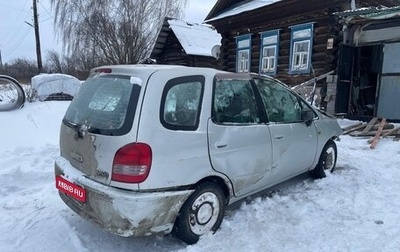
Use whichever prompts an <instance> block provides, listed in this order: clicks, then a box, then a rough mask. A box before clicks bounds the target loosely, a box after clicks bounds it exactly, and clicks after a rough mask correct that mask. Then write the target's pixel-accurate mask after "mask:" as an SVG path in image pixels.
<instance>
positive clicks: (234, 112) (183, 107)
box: [55, 65, 342, 244]
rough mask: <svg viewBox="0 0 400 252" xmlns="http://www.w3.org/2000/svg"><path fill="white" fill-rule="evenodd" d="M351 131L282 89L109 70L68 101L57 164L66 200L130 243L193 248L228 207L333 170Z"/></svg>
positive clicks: (194, 73)
mask: <svg viewBox="0 0 400 252" xmlns="http://www.w3.org/2000/svg"><path fill="white" fill-rule="evenodd" d="M341 132H342V130H341V128H340V127H339V125H338V123H337V121H336V120H335V118H333V117H332V116H329V115H327V114H325V113H322V112H320V111H318V110H317V109H315V108H313V107H312V106H310V105H309V104H308V103H307V102H306V101H304V100H303V99H302V98H301V97H299V96H298V95H297V94H295V93H293V92H292V91H291V90H290V89H289V88H287V87H286V86H285V85H284V84H282V83H281V82H279V81H277V80H275V79H273V78H271V77H267V76H260V75H258V74H235V73H229V72H223V71H219V70H215V69H208V68H193V67H184V66H160V65H119V66H103V67H98V68H95V69H93V70H92V71H91V74H90V77H89V78H88V79H87V80H86V82H84V83H83V84H82V87H81V88H80V90H79V92H78V94H77V95H76V96H75V98H74V99H73V101H72V102H71V104H70V106H69V108H68V110H67V111H66V114H65V117H64V118H63V121H62V125H61V130H60V152H61V153H60V157H58V158H57V159H56V161H55V175H56V178H55V179H56V187H57V189H58V190H59V194H60V197H61V198H62V199H63V201H64V202H65V203H66V204H67V205H68V206H69V207H70V208H71V209H72V210H74V211H75V212H76V213H78V214H79V215H80V216H82V217H83V218H85V219H87V220H89V221H91V222H93V223H95V224H98V225H99V226H100V227H102V228H104V229H106V230H108V231H110V232H112V233H114V234H118V235H121V236H145V235H153V234H167V233H170V232H172V233H173V234H174V235H175V236H176V237H178V238H179V239H181V240H183V241H185V242H186V243H189V244H193V243H196V242H197V241H198V239H199V237H200V236H201V235H203V234H205V233H207V232H215V231H216V230H217V229H218V227H219V226H220V224H221V222H222V219H223V216H224V210H225V207H226V206H227V205H230V204H232V203H234V202H236V201H238V200H240V199H243V198H245V197H247V196H249V195H252V194H254V193H257V192H260V191H261V190H265V189H267V188H268V187H271V186H273V185H275V184H277V183H280V182H282V181H284V180H287V179H289V178H292V177H294V176H296V175H298V174H301V173H304V172H310V174H311V175H312V176H313V177H316V178H322V177H324V176H325V172H332V171H333V169H334V168H335V164H336V157H337V149H336V144H335V142H334V140H335V139H336V138H338V136H339V135H340V134H341Z"/></svg>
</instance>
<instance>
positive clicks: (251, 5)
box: [205, 0, 281, 22]
mask: <svg viewBox="0 0 400 252" xmlns="http://www.w3.org/2000/svg"><path fill="white" fill-rule="evenodd" d="M279 1H281V0H253V1H245V2H242V3H239V4H238V5H234V6H233V7H232V8H230V9H228V10H226V11H224V12H222V13H220V14H218V15H217V16H215V17H213V18H210V19H208V20H205V22H209V21H214V20H218V19H222V18H226V17H230V16H234V15H237V14H240V13H243V12H246V11H251V10H255V9H258V8H261V7H264V6H267V5H271V4H273V3H276V2H279Z"/></svg>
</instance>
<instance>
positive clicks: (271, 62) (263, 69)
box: [259, 30, 280, 76]
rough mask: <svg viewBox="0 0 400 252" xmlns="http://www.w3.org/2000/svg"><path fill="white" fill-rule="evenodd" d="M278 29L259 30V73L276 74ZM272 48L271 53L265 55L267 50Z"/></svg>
mask: <svg viewBox="0 0 400 252" xmlns="http://www.w3.org/2000/svg"><path fill="white" fill-rule="evenodd" d="M279 34H280V30H270V31H264V32H260V40H261V44H260V63H259V72H260V74H267V75H272V76H273V75H276V71H277V68H278V54H279V53H278V52H279ZM270 49H273V55H267V50H270Z"/></svg>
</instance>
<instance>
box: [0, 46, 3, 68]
mask: <svg viewBox="0 0 400 252" xmlns="http://www.w3.org/2000/svg"><path fill="white" fill-rule="evenodd" d="M1 69H3V59H2V58H1V49H0V70H1Z"/></svg>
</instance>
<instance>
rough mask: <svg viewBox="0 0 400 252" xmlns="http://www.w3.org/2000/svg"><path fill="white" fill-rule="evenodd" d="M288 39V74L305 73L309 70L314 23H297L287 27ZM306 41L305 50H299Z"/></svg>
mask: <svg viewBox="0 0 400 252" xmlns="http://www.w3.org/2000/svg"><path fill="white" fill-rule="evenodd" d="M289 28H290V29H291V39H290V62H289V73H290V74H307V73H310V72H311V67H312V66H311V64H312V62H311V59H312V48H313V36H314V23H306V24H299V25H294V26H291V27H289ZM306 43H307V45H306V46H307V50H306V51H299V48H300V47H303V45H304V44H306Z"/></svg>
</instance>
